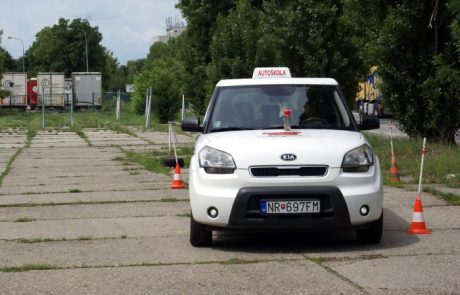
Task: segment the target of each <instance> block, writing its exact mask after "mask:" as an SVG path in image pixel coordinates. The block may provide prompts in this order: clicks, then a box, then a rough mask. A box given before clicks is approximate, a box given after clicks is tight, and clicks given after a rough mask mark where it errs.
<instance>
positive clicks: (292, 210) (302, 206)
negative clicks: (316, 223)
mask: <svg viewBox="0 0 460 295" xmlns="http://www.w3.org/2000/svg"><path fill="white" fill-rule="evenodd" d="M260 212H261V213H262V214H300V213H319V212H320V202H319V200H295V201H294V200H292V201H290V200H283V201H265V200H263V201H261V202H260Z"/></svg>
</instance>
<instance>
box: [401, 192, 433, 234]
mask: <svg viewBox="0 0 460 295" xmlns="http://www.w3.org/2000/svg"><path fill="white" fill-rule="evenodd" d="M407 233H409V234H414V235H417V234H421V235H426V234H431V231H430V230H429V229H427V228H426V226H425V217H424V216H423V207H422V199H421V198H420V197H417V199H415V204H414V216H413V217H412V223H411V225H410V228H409V230H408V231H407Z"/></svg>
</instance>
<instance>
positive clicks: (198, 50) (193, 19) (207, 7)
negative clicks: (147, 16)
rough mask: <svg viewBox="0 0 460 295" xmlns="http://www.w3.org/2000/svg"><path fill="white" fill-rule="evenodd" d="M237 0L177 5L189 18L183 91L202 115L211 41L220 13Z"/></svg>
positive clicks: (204, 0) (192, 1) (189, 1)
mask: <svg viewBox="0 0 460 295" xmlns="http://www.w3.org/2000/svg"><path fill="white" fill-rule="evenodd" d="M234 6H235V1H234V0H223V1H215V0H202V1H201V0H200V1H197V0H180V1H179V3H178V4H177V7H178V8H179V9H181V11H182V14H183V16H184V17H185V19H186V20H187V29H186V31H185V32H184V33H183V34H182V35H184V38H185V39H186V40H185V43H186V48H187V52H186V54H184V55H183V56H182V60H183V63H184V67H185V71H186V79H185V84H184V91H185V93H186V95H187V97H189V98H190V99H191V104H192V106H193V108H194V109H195V111H196V112H198V113H199V114H203V113H204V112H205V110H206V105H207V102H208V100H209V96H210V93H211V91H212V90H211V89H210V86H209V77H208V74H207V66H208V64H209V63H210V62H211V54H210V50H209V47H210V43H211V39H212V36H213V33H214V29H215V26H216V21H217V17H218V16H219V15H227V13H228V11H229V10H230V9H231V8H232V7H234Z"/></svg>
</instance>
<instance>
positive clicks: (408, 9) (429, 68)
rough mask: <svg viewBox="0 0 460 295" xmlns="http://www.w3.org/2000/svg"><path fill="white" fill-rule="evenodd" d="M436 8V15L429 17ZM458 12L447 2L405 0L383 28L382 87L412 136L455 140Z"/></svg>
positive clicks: (379, 52)
mask: <svg viewBox="0 0 460 295" xmlns="http://www.w3.org/2000/svg"><path fill="white" fill-rule="evenodd" d="M433 11H435V14H436V18H434V19H433V20H437V21H432V22H430V19H432V15H433ZM453 15H454V14H453V12H452V11H449V10H448V8H447V6H446V5H443V4H440V5H439V9H438V10H436V9H433V6H432V1H428V0H426V1H415V0H414V1H405V2H402V3H401V4H397V5H394V6H393V7H391V8H390V9H389V12H388V15H387V17H386V18H385V21H384V23H383V26H382V28H381V30H380V32H379V38H378V40H377V42H376V56H375V57H376V60H377V63H378V65H379V73H380V74H381V77H382V79H383V85H382V87H381V89H382V92H383V95H384V97H385V99H386V100H387V101H388V102H389V103H390V105H391V107H392V110H393V112H394V114H395V117H396V119H397V120H398V121H399V123H401V125H402V127H403V129H404V131H406V132H407V133H408V134H409V135H410V136H412V137H418V136H424V137H427V138H428V139H430V140H434V141H446V142H450V143H453V142H454V134H455V131H456V130H457V129H458V128H460V123H459V122H460V111H459V110H460V96H459V93H460V82H459V76H460V73H459V69H460V63H459V52H458V51H456V50H455V44H454V42H453V39H452V37H451V35H450V32H449V27H450V26H451V24H452V23H454V19H453ZM420 24H426V25H420ZM428 24H430V25H431V26H430V27H429V26H428ZM452 33H454V34H455V30H454V31H453V32H452ZM436 41H437V42H436ZM457 48H458V47H457Z"/></svg>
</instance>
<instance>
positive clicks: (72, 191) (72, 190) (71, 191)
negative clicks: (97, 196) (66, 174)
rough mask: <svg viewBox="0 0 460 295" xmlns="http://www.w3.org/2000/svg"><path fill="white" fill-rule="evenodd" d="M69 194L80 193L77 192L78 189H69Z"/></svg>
mask: <svg viewBox="0 0 460 295" xmlns="http://www.w3.org/2000/svg"><path fill="white" fill-rule="evenodd" d="M69 192H70V193H80V192H81V190H79V189H78V188H71V189H69Z"/></svg>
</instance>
